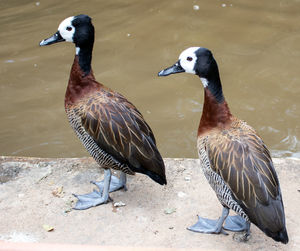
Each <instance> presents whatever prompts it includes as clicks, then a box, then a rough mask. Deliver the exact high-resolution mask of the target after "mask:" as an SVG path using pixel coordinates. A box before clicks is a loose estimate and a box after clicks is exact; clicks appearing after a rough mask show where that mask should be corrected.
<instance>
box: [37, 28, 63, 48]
mask: <svg viewBox="0 0 300 251" xmlns="http://www.w3.org/2000/svg"><path fill="white" fill-rule="evenodd" d="M63 41H65V39H63V37H62V36H61V35H60V33H59V31H58V32H56V33H55V34H54V35H53V36H52V37H49V38H46V39H44V40H42V41H41V42H40V46H46V45H50V44H55V43H58V42H63Z"/></svg>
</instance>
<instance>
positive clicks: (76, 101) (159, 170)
mask: <svg viewBox="0 0 300 251" xmlns="http://www.w3.org/2000/svg"><path fill="white" fill-rule="evenodd" d="M63 41H66V42H72V43H74V44H75V47H76V55H75V58H74V62H73V66H72V69H71V73H70V78H69V83H68V86H67V90H66V95H65V110H66V113H67V116H68V119H69V122H70V124H71V127H72V128H73V129H74V131H75V133H76V135H77V136H78V138H79V139H80V140H81V142H82V143H83V145H84V146H85V148H86V149H87V151H88V152H89V153H90V154H91V156H92V157H93V158H94V159H95V160H96V162H97V163H98V164H99V165H100V166H101V167H102V168H104V180H103V181H101V182H92V183H93V184H95V185H96V186H97V187H98V188H99V191H97V190H94V192H92V193H90V194H85V195H75V196H76V197H77V198H78V201H77V203H76V205H75V207H74V208H75V209H87V208H90V207H93V206H97V205H100V204H103V203H107V202H108V201H109V192H113V191H116V190H118V189H121V188H124V189H126V187H125V185H126V174H131V175H133V174H135V173H136V172H138V173H143V174H146V175H148V176H149V177H150V178H151V179H153V180H154V181H156V182H157V183H159V184H161V185H164V184H166V183H167V181H166V176H165V166H164V162H163V159H162V157H161V155H160V153H159V151H158V149H157V147H156V141H155V138H154V135H153V133H152V130H151V128H150V127H149V125H148V124H147V123H146V121H145V120H144V118H143V116H142V114H141V113H140V112H139V111H138V110H137V109H136V107H135V106H134V105H133V104H132V103H130V102H129V101H128V100H127V99H126V98H125V97H124V96H122V95H121V94H119V93H117V92H114V91H113V90H111V89H109V88H107V87H105V86H103V85H102V84H100V83H98V82H97V81H96V80H95V77H94V74H93V71H92V68H91V60H92V51H93V45H94V26H93V24H92V22H91V18H90V17H89V16H87V15H78V16H73V17H69V18H67V19H65V20H64V21H62V22H61V24H60V25H59V27H58V31H57V32H56V33H55V34H54V35H53V36H52V37H49V38H47V39H44V40H43V41H41V42H40V46H45V45H50V44H54V43H58V42H63ZM111 169H115V170H120V171H121V174H120V178H119V179H118V178H117V177H114V176H112V175H111Z"/></svg>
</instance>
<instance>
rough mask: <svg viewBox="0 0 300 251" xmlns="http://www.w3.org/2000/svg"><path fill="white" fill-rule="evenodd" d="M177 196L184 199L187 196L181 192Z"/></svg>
mask: <svg viewBox="0 0 300 251" xmlns="http://www.w3.org/2000/svg"><path fill="white" fill-rule="evenodd" d="M177 195H178V197H179V198H183V197H185V196H186V193H184V192H181V191H180V192H178V193H177Z"/></svg>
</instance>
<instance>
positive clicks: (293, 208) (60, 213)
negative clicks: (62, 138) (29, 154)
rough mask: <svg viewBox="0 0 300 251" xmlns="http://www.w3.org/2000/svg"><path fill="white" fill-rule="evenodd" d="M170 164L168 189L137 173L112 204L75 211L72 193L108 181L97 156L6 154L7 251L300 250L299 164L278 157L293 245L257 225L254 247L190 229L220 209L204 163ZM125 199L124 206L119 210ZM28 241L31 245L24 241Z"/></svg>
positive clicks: (0, 203)
mask: <svg viewBox="0 0 300 251" xmlns="http://www.w3.org/2000/svg"><path fill="white" fill-rule="evenodd" d="M165 163H166V169H167V179H168V185H167V186H160V185H158V184H156V183H155V182H153V181H152V180H151V179H150V178H148V177H147V176H144V175H140V174H137V175H135V176H130V177H129V178H128V186H127V188H128V191H126V192H125V191H123V190H121V191H117V192H115V193H112V194H111V197H112V199H113V200H114V201H113V203H108V204H106V205H102V206H99V207H95V208H91V209H88V210H85V211H76V210H72V209H71V208H72V204H73V203H74V201H75V199H74V198H73V196H72V193H78V194H82V193H87V192H90V191H91V190H92V189H93V188H94V187H93V185H92V184H90V183H89V182H90V181H91V180H100V179H102V174H103V171H102V170H101V169H99V168H98V166H97V165H96V164H95V162H94V161H93V160H92V159H91V158H80V159H77V158H73V159H41V158H23V157H0V182H1V183H0V217H1V219H0V240H2V241H5V242H1V241H0V250H49V247H51V250H70V248H72V250H76V249H79V248H80V249H82V246H80V245H85V246H84V249H87V250H96V249H97V250H168V249H170V248H171V249H172V250H176V249H186V248H188V249H197V250H199V249H200V250H201V249H202V250H234V249H239V250H240V249H242V250H257V249H260V250H270V249H276V250H287V249H288V250H300V234H299V230H300V227H299V226H300V219H299V217H298V214H299V211H300V192H299V190H300V181H299V177H300V160H299V159H274V164H275V168H276V170H277V173H278V176H279V179H280V184H281V189H282V193H283V200H284V204H285V211H286V220H287V229H288V233H289V238H290V242H289V243H288V244H287V245H283V244H281V243H277V242H274V241H273V240H272V239H270V238H268V237H266V236H265V235H264V234H263V233H262V232H261V231H260V230H259V229H257V228H256V227H255V226H253V225H252V226H251V232H252V237H251V239H250V240H249V242H248V243H237V242H235V241H233V239H232V236H233V234H232V233H229V235H228V236H225V235H205V234H198V233H193V232H190V231H187V230H186V227H187V226H190V225H192V224H194V223H195V221H196V220H197V217H196V215H197V214H199V215H201V216H204V217H210V218H217V217H219V216H220V213H221V206H220V205H219V202H218V201H217V199H216V196H215V194H214V192H213V191H212V190H211V188H210V186H209V185H208V183H207V181H206V180H205V178H204V176H203V174H202V171H201V170H200V168H199V161H198V160H196V159H165ZM120 201H122V202H123V203H125V206H123V207H115V206H114V203H115V202H120ZM52 228H53V229H52ZM51 229H52V230H51ZM50 230H51V231H50ZM24 242H30V243H31V244H21V245H20V244H18V243H24ZM42 243H50V246H49V244H42ZM65 244H72V245H71V246H68V245H67V246H65ZM52 245H55V246H52ZM73 245H74V246H73ZM77 245H79V246H77ZM93 245H94V246H93ZM95 245H97V246H95ZM67 247H69V248H67ZM151 247H152V248H151ZM47 248H48V249H47ZM142 248H144V249H142Z"/></svg>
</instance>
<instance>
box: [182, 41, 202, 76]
mask: <svg viewBox="0 0 300 251" xmlns="http://www.w3.org/2000/svg"><path fill="white" fill-rule="evenodd" d="M199 48H200V47H190V48H188V49H186V50H184V51H183V52H181V54H180V56H179V61H180V65H181V67H182V68H183V69H184V70H185V72H186V73H191V74H196V72H195V70H194V68H195V64H196V61H197V56H196V54H195V52H196V51H197V50H198V49H199Z"/></svg>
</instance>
